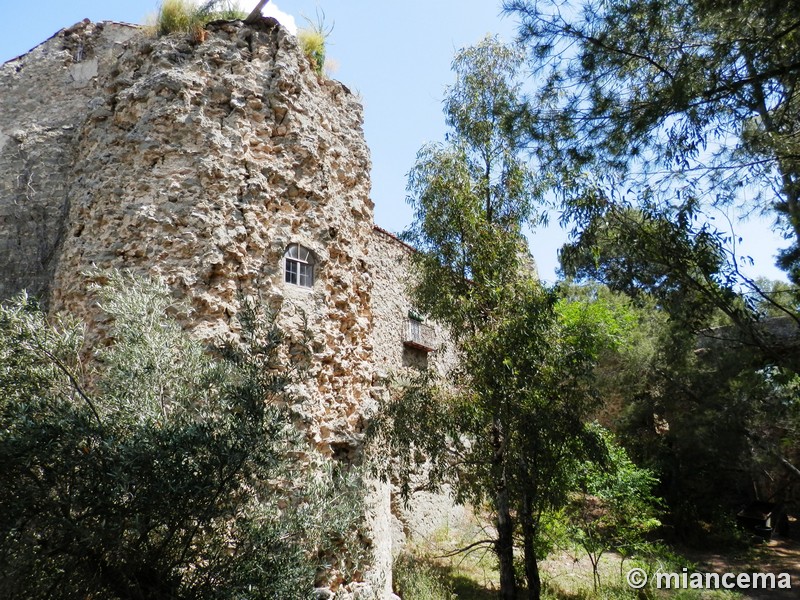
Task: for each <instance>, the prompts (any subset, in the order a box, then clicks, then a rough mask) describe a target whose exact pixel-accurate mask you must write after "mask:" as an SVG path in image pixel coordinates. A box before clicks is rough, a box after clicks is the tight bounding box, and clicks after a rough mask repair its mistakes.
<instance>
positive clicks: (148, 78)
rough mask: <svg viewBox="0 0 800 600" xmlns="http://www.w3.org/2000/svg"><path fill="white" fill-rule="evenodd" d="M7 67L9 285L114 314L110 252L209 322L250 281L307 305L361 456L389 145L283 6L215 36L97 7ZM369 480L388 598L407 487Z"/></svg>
mask: <svg viewBox="0 0 800 600" xmlns="http://www.w3.org/2000/svg"><path fill="white" fill-rule="evenodd" d="M2 78H3V79H2V81H1V82H0V83H2V88H0V118H1V119H2V121H0V147H1V148H0V151H1V152H2V155H0V160H2V163H1V164H0V166H2V172H0V190H2V198H0V249H2V250H0V273H1V274H2V276H1V277H2V278H0V299H2V298H7V297H9V296H10V295H11V294H13V293H15V292H16V291H18V290H20V289H22V288H28V289H29V290H32V291H33V292H35V293H41V294H44V295H46V296H47V297H49V306H50V309H51V310H54V311H61V310H64V311H69V312H70V313H72V314H74V315H76V316H78V317H81V318H83V319H84V320H86V321H87V322H89V323H90V324H92V327H91V328H90V329H91V330H93V331H95V332H102V329H103V324H102V323H100V322H99V321H98V319H99V312H98V311H97V309H96V307H95V306H93V304H92V300H91V297H90V295H88V294H87V284H88V281H87V277H85V276H84V275H83V273H84V272H85V270H87V269H88V268H90V267H92V266H96V267H98V268H100V269H108V268H124V269H130V270H132V271H135V272H139V273H148V274H151V275H157V276H160V277H162V278H163V279H164V280H166V282H167V283H168V284H170V285H171V286H172V287H173V289H174V290H175V293H176V295H177V296H182V297H185V298H187V299H188V300H189V301H190V302H191V303H192V305H193V308H194V309H195V312H194V314H193V315H192V319H191V321H188V322H187V323H186V325H187V327H189V328H191V329H193V330H194V331H195V333H196V334H198V335H200V336H201V337H204V338H211V337H214V336H218V335H222V336H225V335H230V334H231V333H235V332H233V331H232V326H233V324H234V321H233V320H232V317H233V315H235V313H236V311H237V309H238V307H239V303H240V301H241V299H242V297H246V296H254V297H259V298H260V299H261V300H262V301H264V302H266V303H267V304H269V305H270V306H272V307H273V308H278V307H281V306H283V307H284V308H286V309H288V310H284V311H282V315H284V316H283V318H284V320H285V322H286V323H287V324H292V323H294V324H298V323H299V321H300V314H301V312H302V313H303V314H305V316H306V317H307V320H308V326H309V329H310V330H311V331H312V332H313V334H314V351H315V354H314V361H313V365H312V367H311V372H310V377H309V379H308V381H307V383H305V384H303V385H301V386H299V387H298V389H297V395H298V396H299V399H300V400H301V402H300V403H299V405H298V409H299V411H300V412H301V418H302V421H303V424H304V426H305V428H306V431H307V432H308V433H309V436H310V437H311V438H312V440H313V441H314V442H315V443H316V446H317V448H318V449H319V450H320V451H321V452H322V453H324V454H327V455H329V456H335V457H340V458H354V457H356V455H357V454H358V451H359V441H360V439H361V434H362V432H363V428H364V417H365V412H364V411H365V406H369V405H370V404H371V403H372V404H374V400H372V398H373V397H374V396H375V395H376V394H375V390H374V385H373V366H372V365H373V363H372V347H371V345H370V330H371V324H372V312H371V310H372V306H371V289H372V281H371V277H370V274H369V272H368V268H367V264H366V254H367V252H368V250H367V248H368V244H369V241H370V239H371V236H372V202H371V201H370V199H369V187H370V180H369V169H370V158H369V150H368V148H367V146H366V143H365V141H364V136H363V131H362V108H361V106H360V104H359V103H358V102H357V101H356V99H355V98H354V96H353V95H352V94H351V93H350V91H349V90H348V89H347V88H345V87H344V86H343V85H341V84H340V83H338V82H335V81H331V80H329V79H326V78H324V77H321V76H319V75H318V74H317V73H316V72H314V70H313V69H312V68H311V66H310V63H309V61H308V59H307V58H306V57H305V56H304V55H303V53H302V52H301V51H300V49H299V48H298V45H297V41H296V39H295V38H294V37H293V36H292V35H291V34H289V33H288V32H287V31H286V30H285V29H283V28H282V27H280V26H279V25H278V23H277V22H276V21H274V20H271V19H264V20H263V21H261V22H259V23H256V24H255V25H253V26H248V25H244V24H242V23H241V22H231V23H218V24H212V25H209V26H208V32H207V36H206V39H205V40H204V41H203V42H202V43H197V42H195V41H193V40H191V39H188V38H186V37H185V36H180V35H176V36H169V37H164V38H160V39H152V38H148V37H146V36H143V35H136V29H134V28H130V27H127V26H122V25H116V24H111V23H105V24H103V23H101V24H97V25H95V24H91V23H81V24H78V25H76V26H75V27H73V28H71V29H70V30H65V31H62V32H59V33H58V34H56V36H54V37H53V38H52V39H51V40H49V41H48V42H46V43H45V44H43V45H42V46H40V47H38V48H37V49H35V50H34V51H33V52H31V53H29V54H28V55H25V56H23V57H21V58H19V59H16V60H14V61H11V62H10V63H7V64H6V65H4V66H3V70H2ZM291 243H299V244H302V245H303V246H305V247H307V248H309V249H311V250H312V251H313V253H314V258H315V261H316V267H315V282H314V285H313V287H312V288H310V289H306V288H301V287H298V286H293V285H290V284H287V283H285V282H284V260H283V255H284V251H285V249H286V247H287V246H288V245H289V244H291ZM368 488H369V489H368V490H367V491H368V514H367V518H368V525H369V527H370V528H371V530H372V534H371V537H372V542H373V546H374V550H375V552H374V554H375V559H376V560H375V561H374V565H373V568H372V570H371V571H370V572H369V573H368V574H367V581H366V582H365V584H364V585H360V586H355V588H358V589H360V590H361V591H360V592H359V594H360V595H359V597H388V596H389V594H390V590H391V587H390V586H391V562H390V561H391V549H390V544H391V539H390V536H388V535H386V533H385V532H386V531H387V527H386V523H388V519H389V517H388V511H389V501H388V496H387V494H386V491H385V487H383V486H382V485H381V484H378V483H376V482H369V483H368ZM355 588H354V589H355ZM338 596H339V597H342V598H346V597H348V592H347V591H345V590H341V591H340V593H339V595H338Z"/></svg>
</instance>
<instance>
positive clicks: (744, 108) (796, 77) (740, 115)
mask: <svg viewBox="0 0 800 600" xmlns="http://www.w3.org/2000/svg"><path fill="white" fill-rule="evenodd" d="M504 7H505V9H506V10H507V11H508V12H511V13H513V14H514V15H515V16H516V17H518V18H519V19H520V30H519V32H520V37H521V39H522V40H523V41H524V42H525V43H526V44H527V45H528V46H529V49H530V52H531V56H532V57H533V67H534V70H535V72H536V73H537V74H538V75H539V77H540V82H541V85H540V87H539V94H538V95H537V97H536V98H535V100H534V101H533V102H532V103H531V105H530V106H529V108H530V110H529V112H528V118H529V123H530V125H531V134H532V136H533V138H534V139H535V140H536V141H537V142H539V145H538V146H537V147H538V149H539V150H540V151H541V152H542V154H541V156H542V158H543V159H544V160H546V163H545V164H546V166H547V167H548V168H552V169H557V170H558V171H559V172H561V173H563V174H570V177H572V178H573V181H574V180H575V178H574V174H575V171H574V170H575V169H576V168H577V169H579V170H583V169H591V171H592V172H593V173H595V174H596V173H601V174H604V175H607V176H609V179H608V180H606V181H607V182H609V183H610V185H616V184H620V185H621V186H622V187H621V189H627V188H629V186H630V185H636V190H637V191H638V195H639V196H645V195H647V196H649V197H650V198H651V199H654V198H657V197H659V198H661V200H662V201H663V202H665V203H668V204H671V205H673V206H675V205H678V206H680V207H683V208H684V209H686V210H688V211H689V213H696V211H698V210H700V209H701V208H702V205H703V204H708V203H711V204H714V205H720V204H722V205H730V204H734V203H740V202H743V203H745V204H746V205H748V206H749V207H750V208H751V209H754V210H759V211H764V212H768V213H770V214H772V215H773V216H774V217H775V219H776V223H777V226H778V227H780V229H781V230H782V231H784V232H785V234H786V236H787V239H790V240H792V244H791V246H790V247H788V248H786V249H784V250H783V251H782V253H781V259H780V263H781V266H782V267H783V268H784V269H786V270H787V271H788V272H789V274H790V276H791V277H792V279H793V280H794V281H795V283H797V282H798V278H799V277H800V270H798V269H799V268H800V262H799V261H800V245H799V244H800V160H799V157H800V152H798V150H800V147H799V146H798V142H797V140H798V135H797V134H798V131H799V130H798V128H800V125H798V123H800V119H798V111H799V110H800V97H798V82H799V81H800V11H799V10H798V8H797V6H796V5H795V4H793V3H785V2H783V3H782V2H760V1H758V0H744V1H742V2H738V1H737V2H728V1H725V2H712V1H706V0H678V1H676V2H638V1H636V0H613V1H611V2H606V1H603V0H584V1H582V2H579V3H578V4H577V5H575V6H573V5H571V3H568V2H563V1H561V0H506V1H505V2H504ZM585 172H586V171H585ZM594 179H595V181H597V180H598V179H599V178H597V177H595V178H594ZM561 183H563V181H562V182H561ZM733 258H738V257H736V256H734V257H733Z"/></svg>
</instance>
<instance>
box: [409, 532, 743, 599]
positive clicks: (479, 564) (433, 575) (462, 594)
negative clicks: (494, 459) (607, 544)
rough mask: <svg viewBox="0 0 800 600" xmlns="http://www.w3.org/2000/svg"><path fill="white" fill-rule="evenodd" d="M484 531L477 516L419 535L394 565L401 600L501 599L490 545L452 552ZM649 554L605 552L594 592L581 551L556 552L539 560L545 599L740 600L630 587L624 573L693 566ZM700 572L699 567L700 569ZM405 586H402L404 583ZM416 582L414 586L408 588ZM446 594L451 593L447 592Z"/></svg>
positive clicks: (728, 594) (663, 552)
mask: <svg viewBox="0 0 800 600" xmlns="http://www.w3.org/2000/svg"><path fill="white" fill-rule="evenodd" d="M486 537H489V536H487V532H486V531H485V530H484V528H483V526H482V525H481V519H480V517H473V518H472V519H469V520H467V521H464V522H461V523H458V524H457V525H455V526H454V525H452V524H451V525H450V526H448V527H443V528H441V529H439V530H437V531H434V532H431V533H430V534H429V535H428V536H426V538H425V539H421V540H420V539H418V540H416V541H415V542H414V544H413V545H411V546H410V547H409V548H408V552H409V553H408V554H407V555H405V556H404V557H403V558H402V560H401V561H398V563H396V566H395V580H396V584H397V585H396V590H397V591H398V592H399V593H400V595H401V597H402V598H403V599H404V600H450V599H451V598H458V599H459V600H496V599H497V598H498V597H499V589H498V588H499V584H498V582H499V573H498V571H497V565H496V560H495V556H494V554H493V552H492V551H491V548H489V547H488V546H484V545H480V546H477V547H476V548H473V549H472V550H471V551H469V552H466V553H464V554H454V555H451V553H452V551H453V550H455V549H458V548H464V547H466V546H468V545H469V544H472V543H474V542H476V541H478V540H481V539H484V538H486ZM652 549H653V556H651V557H649V558H647V559H644V558H639V559H627V560H624V561H623V560H622V558H621V557H620V556H618V555H614V554H608V555H606V556H604V557H603V558H602V559H601V561H600V577H601V587H600V589H599V590H597V591H595V590H594V588H593V582H592V569H591V565H590V563H589V561H588V559H587V558H585V557H584V556H583V555H582V554H581V553H580V552H575V551H570V550H564V549H561V550H557V551H555V552H554V553H553V555H552V556H551V557H549V558H548V560H546V561H542V563H541V564H540V568H541V577H542V584H543V590H544V593H543V596H542V597H543V600H740V599H741V598H743V596H742V595H741V594H739V593H736V592H732V591H726V590H695V589H681V590H656V589H653V588H650V587H648V588H646V589H644V590H641V591H637V590H633V589H631V588H630V587H628V585H627V583H626V582H625V579H624V577H625V574H626V573H627V572H628V570H630V569H632V568H633V567H641V568H643V569H645V570H646V571H647V572H648V573H650V574H652V573H654V572H655V571H656V570H658V569H660V570H661V571H663V572H678V573H680V572H681V569H682V568H683V567H688V568H689V569H690V570H693V569H694V565H692V564H691V563H690V561H687V560H686V559H685V558H684V557H682V556H679V555H677V554H675V553H673V552H672V551H670V550H669V549H668V548H662V547H656V546H654V547H652ZM697 570H699V571H702V570H703V569H700V568H698V569H697ZM403 586H405V587H403ZM409 586H416V587H409ZM448 594H449V595H448Z"/></svg>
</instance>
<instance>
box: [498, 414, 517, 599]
mask: <svg viewBox="0 0 800 600" xmlns="http://www.w3.org/2000/svg"><path fill="white" fill-rule="evenodd" d="M492 438H493V439H492V445H493V446H494V459H493V462H494V467H495V474H496V477H497V481H496V482H495V502H496V504H497V506H496V510H497V542H496V543H495V553H496V554H497V562H498V564H499V567H500V598H501V599H502V600H516V598H517V582H516V580H515V577H514V523H513V521H512V520H511V508H510V505H509V501H508V486H507V484H506V467H505V460H504V458H505V457H504V452H503V442H502V433H501V426H500V424H499V423H498V422H497V421H495V424H494V427H493V432H492Z"/></svg>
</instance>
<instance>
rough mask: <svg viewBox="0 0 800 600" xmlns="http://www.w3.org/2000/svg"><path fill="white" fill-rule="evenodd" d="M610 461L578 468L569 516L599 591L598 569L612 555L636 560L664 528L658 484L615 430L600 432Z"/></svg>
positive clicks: (573, 531) (596, 588)
mask: <svg viewBox="0 0 800 600" xmlns="http://www.w3.org/2000/svg"><path fill="white" fill-rule="evenodd" d="M599 435H600V437H601V438H602V440H603V444H604V446H605V449H606V452H607V454H608V460H607V461H606V463H605V464H604V465H603V466H602V467H599V466H598V465H597V463H596V462H592V461H584V462H583V463H581V464H580V465H578V468H577V469H576V474H575V478H576V480H577V481H576V488H577V490H578V491H577V492H575V493H574V494H573V496H572V501H571V502H570V503H569V504H568V505H567V508H566V511H565V515H566V517H567V519H568V521H569V529H570V530H571V534H572V537H573V539H574V540H575V542H576V543H577V544H578V545H579V546H580V547H581V548H583V550H584V551H585V552H586V554H587V556H588V557H589V561H590V562H591V563H592V575H593V583H594V591H595V592H597V590H598V588H599V587H600V574H599V571H598V567H599V564H600V559H601V558H602V556H603V555H604V554H605V553H606V552H609V551H614V552H618V553H620V554H622V556H623V557H625V556H631V555H632V554H635V553H637V552H639V551H641V550H642V549H643V547H644V546H645V545H646V535H647V534H648V533H650V532H652V531H653V530H654V529H655V528H657V527H658V526H659V525H661V523H660V521H659V520H658V504H659V501H658V499H657V498H656V497H655V496H654V495H653V488H654V487H655V486H656V484H657V483H658V481H657V480H656V479H655V477H653V474H652V473H650V472H649V471H648V470H647V469H640V468H639V467H637V466H636V465H635V464H634V463H633V462H632V461H631V459H630V458H629V457H628V454H627V452H625V450H624V449H623V448H622V447H621V446H619V445H617V443H616V442H615V440H614V438H613V436H612V435H611V433H610V432H608V431H606V430H603V429H602V428H601V429H599Z"/></svg>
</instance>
